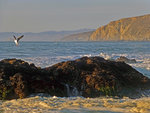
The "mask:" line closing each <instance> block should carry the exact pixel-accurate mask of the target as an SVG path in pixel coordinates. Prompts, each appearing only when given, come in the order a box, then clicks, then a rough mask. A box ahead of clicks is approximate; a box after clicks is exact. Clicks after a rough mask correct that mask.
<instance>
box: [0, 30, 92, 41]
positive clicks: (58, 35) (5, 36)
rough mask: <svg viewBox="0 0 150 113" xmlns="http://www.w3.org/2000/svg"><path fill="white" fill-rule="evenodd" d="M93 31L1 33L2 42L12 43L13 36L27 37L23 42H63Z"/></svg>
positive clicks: (0, 39)
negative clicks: (65, 39)
mask: <svg viewBox="0 0 150 113" xmlns="http://www.w3.org/2000/svg"><path fill="white" fill-rule="evenodd" d="M88 31H91V29H79V30H74V31H47V32H40V33H32V32H25V33H15V32H0V41H12V40H13V35H16V36H20V35H25V36H24V38H23V39H22V41H61V40H62V38H64V37H66V36H68V35H71V34H76V33H82V32H88Z"/></svg>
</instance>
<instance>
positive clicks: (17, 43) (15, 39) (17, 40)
mask: <svg viewBox="0 0 150 113" xmlns="http://www.w3.org/2000/svg"><path fill="white" fill-rule="evenodd" d="M23 36H24V35H22V36H20V37H18V38H16V37H15V36H14V42H15V44H16V46H18V45H19V40H20V39H21V38H22V37H23Z"/></svg>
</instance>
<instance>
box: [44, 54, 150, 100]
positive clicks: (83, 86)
mask: <svg viewBox="0 0 150 113" xmlns="http://www.w3.org/2000/svg"><path fill="white" fill-rule="evenodd" d="M46 70H47V71H48V72H49V73H50V75H51V76H53V78H55V79H56V80H57V81H59V82H61V83H64V84H67V85H69V86H72V87H76V88H77V91H78V92H79V93H80V94H81V95H82V96H84V97H99V96H102V95H109V96H129V97H132V96H133V97H135V95H136V96H139V95H140V94H139V95H138V94H137V90H138V89H148V88H150V86H149V85H150V79H149V78H147V77H145V76H143V75H142V74H141V73H139V72H138V71H136V70H135V69H133V68H132V67H131V66H129V65H127V64H126V63H124V62H115V61H109V60H104V59H103V58H101V57H90V58H88V57H83V58H80V59H77V60H75V61H67V62H62V63H58V64H55V65H53V66H51V67H48V68H46Z"/></svg>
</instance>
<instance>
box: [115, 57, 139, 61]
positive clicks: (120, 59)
mask: <svg viewBox="0 0 150 113" xmlns="http://www.w3.org/2000/svg"><path fill="white" fill-rule="evenodd" d="M116 61H117V62H125V63H136V60H135V59H129V58H127V57H124V56H120V57H119V58H117V59H116Z"/></svg>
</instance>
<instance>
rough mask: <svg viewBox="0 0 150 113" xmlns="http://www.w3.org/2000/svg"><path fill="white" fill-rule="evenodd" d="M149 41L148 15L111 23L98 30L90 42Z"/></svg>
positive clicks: (149, 22)
mask: <svg viewBox="0 0 150 113" xmlns="http://www.w3.org/2000/svg"><path fill="white" fill-rule="evenodd" d="M120 40H127V41H150V14H148V15H144V16H137V17H131V18H124V19H120V20H117V21H112V22H110V23H109V24H107V25H105V26H102V27H100V28H98V29H97V30H96V31H95V32H93V34H92V35H91V37H90V41H120Z"/></svg>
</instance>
